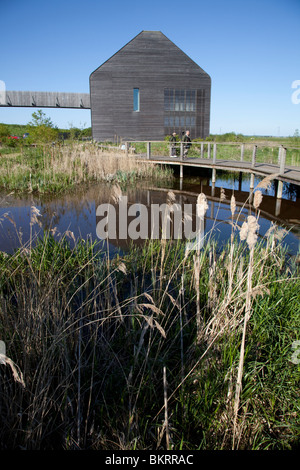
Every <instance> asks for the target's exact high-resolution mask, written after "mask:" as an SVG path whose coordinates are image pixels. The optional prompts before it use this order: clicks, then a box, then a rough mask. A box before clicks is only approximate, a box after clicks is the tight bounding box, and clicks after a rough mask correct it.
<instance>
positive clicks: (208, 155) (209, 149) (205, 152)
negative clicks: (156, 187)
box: [123, 141, 300, 175]
mask: <svg viewBox="0 0 300 470" xmlns="http://www.w3.org/2000/svg"><path fill="white" fill-rule="evenodd" d="M138 144H145V146H146V152H144V153H142V152H139V151H135V152H131V153H136V154H140V155H143V156H144V157H146V158H147V159H148V160H150V159H152V158H155V156H156V157H157V156H159V157H170V150H171V146H172V144H171V143H169V142H166V141H130V142H124V144H123V147H124V149H125V152H126V154H127V155H128V154H129V153H130V150H132V149H133V148H134V147H135V146H137V145H138ZM159 144H160V145H163V146H164V149H166V150H165V152H162V153H161V155H158V154H157V151H156V154H155V155H154V154H153V152H152V148H153V147H154V146H157V145H159ZM175 145H176V148H177V150H179V152H178V158H179V160H180V161H183V156H184V146H185V145H186V143H185V142H182V141H180V142H176V143H175ZM222 146H227V147H228V146H232V147H238V146H239V147H240V151H239V161H241V162H244V161H245V149H246V147H247V150H248V152H247V153H248V155H249V147H251V149H252V150H251V160H250V163H251V167H252V168H254V167H255V165H256V164H257V163H266V164H267V163H270V162H268V161H266V162H258V161H257V151H258V149H260V148H261V149H263V148H270V145H265V144H258V143H254V144H250V143H247V144H246V143H236V142H234V143H232V142H222V143H221V142H218V143H216V142H203V141H201V142H195V141H193V142H192V146H191V149H195V148H196V149H197V150H198V155H197V157H199V158H201V159H208V160H211V163H212V165H215V164H216V162H217V159H218V155H219V154H222V150H221V152H220V148H222ZM168 148H169V150H168ZM274 148H275V149H277V152H278V154H277V158H276V163H275V162H273V164H276V165H278V166H279V169H278V173H279V174H280V175H283V174H284V172H285V169H286V154H287V150H293V149H294V150H297V151H298V152H299V158H298V161H297V164H296V165H295V166H299V167H300V147H289V148H287V147H285V146H283V145H279V146H278V147H277V146H275V145H274V146H272V149H274ZM167 152H169V154H168V155H166V153H167ZM221 159H224V156H222V155H221ZM228 160H229V161H230V160H231V158H230V157H228ZM234 161H237V160H236V159H234ZM248 161H249V160H248ZM199 163H200V162H199Z"/></svg>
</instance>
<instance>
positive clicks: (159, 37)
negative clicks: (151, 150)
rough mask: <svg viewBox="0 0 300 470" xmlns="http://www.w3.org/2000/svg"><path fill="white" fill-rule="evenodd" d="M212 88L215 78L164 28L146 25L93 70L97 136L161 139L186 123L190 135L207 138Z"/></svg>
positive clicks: (94, 115) (92, 110)
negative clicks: (136, 103)
mask: <svg viewBox="0 0 300 470" xmlns="http://www.w3.org/2000/svg"><path fill="white" fill-rule="evenodd" d="M134 88H138V89H139V100H140V106H139V111H134V106H133V89H134ZM170 90H171V91H170ZM210 94H211V79H210V76H209V75H208V74H207V73H206V72H205V71H204V70H203V69H201V68H200V67H199V66H198V65H197V64H196V63H195V62H193V61H192V60H191V59H190V58H189V57H188V56H187V55H186V54H185V53H184V52H182V51H181V50H180V49H179V48H178V47H177V46H176V45H175V44H174V43H172V42H171V41H170V40H169V39H168V38H167V37H166V36H164V35H163V34H162V33H161V32H160V31H142V32H141V33H140V34H138V35H137V36H136V37H135V38H134V39H133V40H132V41H130V42H129V43H128V44H127V45H126V46H124V47H123V48H122V49H121V50H120V51H119V52H117V53H116V54H115V55H113V56H112V57H111V58H110V59H109V60H107V61H106V62H105V63H104V64H102V65H101V66H100V67H99V68H98V69H96V70H95V71H94V72H93V73H92V74H91V75H90V101H91V118H92V131H93V138H94V139H95V140H98V141H103V140H114V139H115V138H116V137H118V138H123V139H125V140H163V139H164V137H165V135H166V134H169V133H171V132H173V131H174V130H175V131H176V132H177V133H178V134H180V133H181V132H183V131H185V130H186V129H189V130H190V131H191V137H192V138H205V137H206V136H207V135H208V134H209V122H210ZM191 96H193V97H194V98H193V99H194V104H191V102H190V100H191V98H190V97H191ZM172 100H173V101H172Z"/></svg>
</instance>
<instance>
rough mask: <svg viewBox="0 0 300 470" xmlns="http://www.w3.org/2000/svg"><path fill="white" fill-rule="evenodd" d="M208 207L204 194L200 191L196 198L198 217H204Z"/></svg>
mask: <svg viewBox="0 0 300 470" xmlns="http://www.w3.org/2000/svg"><path fill="white" fill-rule="evenodd" d="M207 209H208V204H207V200H206V196H205V194H204V193H200V194H199V196H198V198H197V215H198V217H204V215H205V212H206V211H207Z"/></svg>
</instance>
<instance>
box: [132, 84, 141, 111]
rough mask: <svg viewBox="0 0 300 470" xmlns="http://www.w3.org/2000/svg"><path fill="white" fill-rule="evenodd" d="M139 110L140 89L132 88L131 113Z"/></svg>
mask: <svg viewBox="0 0 300 470" xmlns="http://www.w3.org/2000/svg"><path fill="white" fill-rule="evenodd" d="M139 110H140V89H139V88H134V89H133V111H139Z"/></svg>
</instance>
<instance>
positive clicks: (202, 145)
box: [201, 142, 204, 158]
mask: <svg viewBox="0 0 300 470" xmlns="http://www.w3.org/2000/svg"><path fill="white" fill-rule="evenodd" d="M203 147H204V144H203V142H201V158H203Z"/></svg>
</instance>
